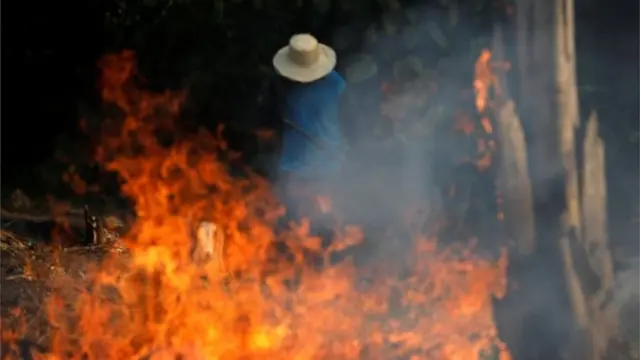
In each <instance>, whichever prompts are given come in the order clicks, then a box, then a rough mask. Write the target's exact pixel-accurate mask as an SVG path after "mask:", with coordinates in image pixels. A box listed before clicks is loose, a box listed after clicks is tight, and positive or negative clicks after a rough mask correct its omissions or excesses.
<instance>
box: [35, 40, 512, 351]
mask: <svg viewBox="0 0 640 360" xmlns="http://www.w3.org/2000/svg"><path fill="white" fill-rule="evenodd" d="M101 66H102V76H103V77H102V86H103V91H102V96H103V99H104V101H105V102H106V103H112V104H115V105H117V106H118V107H119V108H120V109H121V110H122V112H123V113H124V114H125V117H124V122H123V124H122V125H121V126H120V127H119V128H118V131H114V127H113V125H114V124H115V122H110V123H109V124H108V125H109V126H110V128H108V129H106V131H105V136H104V141H103V142H102V144H101V146H100V148H99V149H98V152H97V156H98V159H99V161H101V162H102V163H103V164H104V166H105V167H106V168H107V169H109V170H111V171H115V172H117V173H118V174H119V175H120V177H121V178H122V179H123V180H124V185H123V186H122V191H123V192H124V193H125V194H126V195H127V196H129V197H130V198H131V199H132V200H134V202H135V209H136V213H137V220H136V222H135V224H134V225H133V227H132V229H131V230H130V231H129V233H128V234H127V235H125V236H124V237H123V239H122V241H123V243H124V244H125V245H126V247H127V248H128V253H129V255H130V256H124V255H122V254H113V256H112V258H110V259H108V260H107V261H105V262H104V263H102V264H101V265H100V266H99V267H98V268H97V269H96V270H95V271H94V272H93V273H91V274H89V275H88V278H89V279H90V282H91V284H90V287H88V288H90V290H85V291H82V292H81V293H80V294H79V295H78V296H74V297H73V298H71V299H69V296H68V295H67V294H66V293H65V292H63V291H60V292H56V293H54V294H53V295H52V297H51V298H50V299H49V304H48V306H49V314H50V316H49V317H50V319H49V320H50V322H51V324H52V325H53V328H55V329H56V331H55V332H54V333H53V334H54V335H53V336H52V340H51V346H50V348H49V350H50V352H49V353H48V355H42V356H44V357H43V358H47V359H59V358H78V359H79V358H87V359H138V358H145V357H147V358H151V359H165V358H176V356H178V355H180V356H182V358H186V359H230V360H231V359H361V358H364V359H409V358H410V359H452V360H453V359H460V360H470V359H481V358H485V357H490V356H492V357H493V358H498V357H499V358H500V359H508V358H510V357H509V352H508V350H507V349H506V347H505V346H504V345H503V344H502V343H501V342H500V340H499V339H498V337H497V333H496V327H495V324H494V320H493V314H492V305H491V300H492V298H493V297H497V298H500V297H502V296H503V295H504V293H505V289H506V274H505V271H506V261H507V256H506V253H505V252H503V253H502V256H501V257H500V259H499V260H498V261H497V262H492V261H489V260H485V259H483V258H480V257H477V256H475V255H474V253H473V251H472V250H473V249H469V248H461V247H459V246H458V247H456V248H446V249H445V248H441V247H440V246H439V245H438V244H437V241H435V239H430V238H416V239H414V243H413V249H412V250H413V251H411V252H410V253H408V254H407V256H406V259H405V261H403V263H404V264H406V266H407V267H409V269H410V271H407V269H403V271H402V272H401V273H402V274H401V273H392V272H389V271H387V267H385V265H386V264H375V265H371V266H369V267H367V268H366V269H364V268H356V267H355V266H354V264H353V263H352V262H351V261H349V260H344V261H341V262H339V263H337V264H333V263H332V264H329V262H328V261H326V262H325V266H323V267H322V269H318V268H317V267H310V266H308V265H307V264H308V262H307V261H305V258H306V257H307V256H309V254H312V255H314V256H318V255H319V256H321V257H322V258H324V259H328V258H329V255H331V253H332V252H334V251H338V250H341V249H344V248H348V247H352V246H355V245H357V244H358V243H359V242H361V241H363V235H362V233H361V231H360V230H359V229H358V228H357V227H353V226H344V227H342V229H341V230H340V231H338V233H339V236H338V238H339V239H338V240H337V243H336V244H334V245H333V246H331V247H330V248H329V249H324V250H323V249H322V248H321V246H320V239H318V238H316V237H313V236H310V235H309V234H308V233H309V231H308V230H309V224H308V223H302V224H298V225H296V226H293V228H292V229H290V230H289V231H285V232H283V233H276V232H274V230H273V229H274V228H275V223H276V220H277V219H278V218H279V217H280V216H281V215H282V212H283V211H282V208H281V206H280V205H279V204H278V202H277V201H276V199H275V197H274V196H273V195H272V191H271V188H270V186H269V184H267V183H265V182H264V181H263V180H261V179H260V178H258V177H254V176H248V177H245V178H242V179H240V178H234V177H232V176H231V175H230V174H229V172H228V171H227V168H226V165H225V163H224V162H223V161H222V160H221V155H220V154H223V153H224V151H225V150H226V144H225V142H224V141H223V140H222V139H221V138H220V136H219V134H215V135H211V134H208V133H205V132H201V133H199V134H197V135H196V136H191V137H188V138H187V137H184V138H178V139H172V141H171V143H172V145H171V146H170V147H165V146H162V145H161V143H160V142H159V140H158V139H157V136H156V130H158V126H159V125H158V124H160V126H161V127H162V128H165V129H166V128H167V127H168V126H170V122H169V121H168V120H167V119H173V118H175V117H177V114H178V111H179V109H180V104H181V102H182V99H183V94H181V93H177V94H176V93H169V92H167V93H164V94H153V93H150V92H147V91H144V90H141V89H138V88H135V87H134V86H132V84H133V81H132V78H133V76H134V75H136V74H135V59H134V56H133V54H132V53H129V52H125V53H122V54H119V55H110V56H107V57H105V59H104V60H103V61H102V62H101ZM479 106H481V104H479ZM329 200H330V199H323V203H326V208H327V209H330V202H329ZM184 219H206V220H207V221H211V222H212V223H213V224H217V227H216V231H220V232H221V233H223V234H224V247H223V248H222V249H220V248H217V249H216V251H217V252H221V253H222V259H221V260H219V261H223V262H224V267H221V266H219V265H220V264H216V261H209V262H194V261H193V259H192V252H191V249H192V245H191V244H192V233H193V230H192V229H191V228H190V227H189V225H188V224H186V223H185V221H184ZM276 243H284V244H286V245H287V246H288V248H289V249H290V251H291V252H292V256H291V257H286V258H283V257H282V256H274V251H273V248H274V245H275V244H276ZM215 255H216V257H217V255H218V254H217V253H216V254H215ZM219 261H218V262H219ZM221 269H224V270H225V271H221ZM407 274H408V275H407ZM364 279H367V281H364ZM66 302H68V303H70V304H72V306H71V307H70V308H66V307H64V308H63V306H62V305H61V304H63V303H66ZM69 309H73V310H69ZM70 312H71V313H70ZM70 354H72V355H70Z"/></svg>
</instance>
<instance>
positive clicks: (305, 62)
mask: <svg viewBox="0 0 640 360" xmlns="http://www.w3.org/2000/svg"><path fill="white" fill-rule="evenodd" d="M273 66H274V67H275V69H276V71H277V72H278V73H279V74H280V75H282V76H284V77H286V78H288V79H291V80H293V81H297V82H301V83H308V82H312V81H315V80H318V79H320V78H322V77H323V76H325V75H327V74H328V73H330V72H331V71H332V70H333V68H334V67H335V66H336V53H335V51H333V49H331V48H330V47H328V46H327V45H324V44H320V43H318V40H316V38H315V37H313V36H311V35H309V34H298V35H294V36H292V37H291V39H290V40H289V45H288V46H285V47H283V48H282V49H280V50H279V51H278V52H277V53H276V55H275V56H274V57H273Z"/></svg>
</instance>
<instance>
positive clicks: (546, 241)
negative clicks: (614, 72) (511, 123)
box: [517, 0, 613, 360]
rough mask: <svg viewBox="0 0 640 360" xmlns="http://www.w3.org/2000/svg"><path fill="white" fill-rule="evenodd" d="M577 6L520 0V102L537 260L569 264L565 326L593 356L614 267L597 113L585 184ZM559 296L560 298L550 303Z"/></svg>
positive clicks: (579, 355)
mask: <svg viewBox="0 0 640 360" xmlns="http://www.w3.org/2000/svg"><path fill="white" fill-rule="evenodd" d="M573 6H574V4H573V0H554V1H550V2H541V1H535V0H518V1H517V9H518V17H517V21H518V24H517V41H518V65H519V70H520V73H519V75H520V83H521V89H520V103H519V105H520V109H522V113H523V114H524V116H525V118H526V121H527V122H528V123H529V124H530V135H531V140H532V142H531V144H530V147H529V151H530V159H531V162H532V164H531V170H532V174H531V175H532V176H531V178H532V180H533V183H534V185H535V186H534V191H535V194H536V200H537V203H538V206H537V207H536V208H537V212H538V214H539V215H541V216H539V217H538V224H537V225H538V229H540V233H541V234H540V233H539V237H538V240H539V242H540V247H539V248H538V249H537V250H538V254H537V255H538V259H537V260H536V261H537V262H538V263H539V264H540V262H547V263H548V262H549V261H552V262H554V260H553V259H555V262H554V263H555V264H558V261H557V260H559V262H560V264H559V265H561V267H559V268H556V270H557V271H562V272H564V280H565V281H564V284H563V285H562V286H563V287H564V288H565V289H566V293H567V297H568V300H569V301H570V306H571V309H572V315H573V316H572V318H571V322H572V326H571V329H567V330H571V332H572V333H573V335H572V339H571V340H572V343H573V344H574V345H575V346H574V347H573V348H571V349H569V351H570V352H571V353H572V355H571V357H572V358H576V359H594V360H595V359H601V358H602V356H603V353H604V351H605V350H606V349H605V348H606V343H607V337H608V335H607V331H606V330H603V329H604V327H603V325H604V324H603V319H602V315H601V310H600V309H601V307H602V301H603V299H604V298H605V297H606V296H605V295H606V294H607V293H608V292H609V291H610V289H611V288H612V282H613V267H612V265H611V263H612V259H611V254H610V252H609V247H608V244H607V239H606V190H605V189H606V182H605V175H604V155H603V152H604V150H603V146H602V141H601V140H600V139H599V137H598V135H597V120H596V119H595V117H593V118H592V119H591V120H590V121H589V125H588V127H587V131H586V137H585V142H584V156H582V158H583V159H584V162H583V163H582V164H581V165H583V166H582V168H583V177H582V181H581V183H582V191H581V189H580V182H579V174H580V168H579V166H578V163H577V160H576V159H577V156H576V152H577V150H576V140H575V138H576V132H577V128H578V127H579V124H580V116H579V111H578V94H577V81H576V64H575V63H576V58H575V43H574V37H575V34H574V8H573ZM540 204H543V205H542V206H541V205H540ZM543 229H544V231H543ZM543 266H544V265H543ZM546 301H554V300H546ZM557 304H559V303H558V300H557V299H556V300H555V304H554V303H547V304H546V306H548V307H554V306H556V305H557ZM556 308H557V306H556ZM555 311H558V310H555Z"/></svg>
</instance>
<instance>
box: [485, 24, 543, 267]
mask: <svg viewBox="0 0 640 360" xmlns="http://www.w3.org/2000/svg"><path fill="white" fill-rule="evenodd" d="M492 48H493V51H492V53H493V58H494V60H496V61H497V62H498V63H504V62H505V55H504V41H503V39H502V28H501V27H500V25H498V24H496V25H495V27H494V32H493V43H492ZM495 81H496V82H497V84H498V86H497V89H499V91H497V92H496V94H495V102H494V106H493V111H494V115H495V121H496V125H497V126H496V127H497V131H498V139H499V141H500V147H499V149H500V154H499V158H500V166H499V170H498V183H499V189H500V191H501V193H502V201H503V204H502V207H503V211H504V214H505V215H504V221H505V225H506V227H507V230H508V232H509V236H510V237H511V238H512V239H513V240H514V241H515V242H516V244H517V248H518V251H519V253H520V255H531V254H532V253H533V251H534V249H535V224H534V214H533V194H532V192H531V180H530V178H529V165H528V160H527V142H526V140H525V137H524V131H523V128H522V124H521V122H520V117H519V116H518V114H517V112H516V107H515V104H514V102H513V100H512V99H511V97H510V96H509V92H508V87H507V81H506V79H505V76H504V72H503V71H498V72H497V73H496V79H495Z"/></svg>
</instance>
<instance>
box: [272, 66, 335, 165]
mask: <svg viewBox="0 0 640 360" xmlns="http://www.w3.org/2000/svg"><path fill="white" fill-rule="evenodd" d="M344 89H345V81H344V79H343V78H342V77H341V76H340V75H339V74H338V73H337V72H335V71H332V72H330V73H329V74H328V75H326V76H324V77H323V78H321V79H319V80H316V81H314V82H311V83H294V84H292V85H291V86H290V87H289V88H288V91H287V93H286V94H285V100H284V106H283V116H284V121H285V127H284V132H283V143H282V153H281V158H280V163H279V168H280V171H282V172H285V173H289V174H291V173H293V174H295V175H296V176H300V177H301V178H318V177H319V178H323V177H327V176H331V175H333V174H335V173H337V172H338V171H339V170H340V166H341V162H342V158H343V150H344V139H343V135H342V129H341V125H340V119H339V103H340V98H341V96H342V93H343V91H344Z"/></svg>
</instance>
